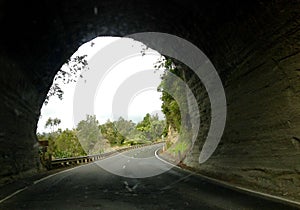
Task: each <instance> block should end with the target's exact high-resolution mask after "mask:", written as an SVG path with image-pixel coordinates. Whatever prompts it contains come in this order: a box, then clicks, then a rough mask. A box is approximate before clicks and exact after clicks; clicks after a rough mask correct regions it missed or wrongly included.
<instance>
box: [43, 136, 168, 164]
mask: <svg viewBox="0 0 300 210" xmlns="http://www.w3.org/2000/svg"><path fill="white" fill-rule="evenodd" d="M160 143H164V141H160V142H154V143H150V144H140V145H134V146H130V147H125V148H120V149H117V150H114V151H111V152H107V153H103V154H97V155H87V156H79V157H70V158H61V159H54V160H51V162H50V163H48V164H47V165H48V166H47V168H48V169H53V168H60V167H66V166H71V165H79V164H85V163H90V162H93V161H96V160H100V159H104V158H106V157H109V156H111V155H114V154H116V153H120V152H124V151H128V150H132V149H137V148H141V147H146V146H151V145H155V144H160Z"/></svg>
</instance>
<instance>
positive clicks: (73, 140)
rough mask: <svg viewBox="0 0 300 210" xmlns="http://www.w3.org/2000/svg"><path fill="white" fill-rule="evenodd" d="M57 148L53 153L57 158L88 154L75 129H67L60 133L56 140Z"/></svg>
mask: <svg viewBox="0 0 300 210" xmlns="http://www.w3.org/2000/svg"><path fill="white" fill-rule="evenodd" d="M54 144H55V150H54V151H53V152H54V153H53V155H54V156H55V157H56V158H65V157H77V156H83V155H86V153H85V151H84V150H83V148H82V146H81V144H80V142H79V140H78V138H77V135H76V131H75V130H68V129H67V130H65V131H63V132H61V133H59V134H58V136H57V137H56V138H55V141H54Z"/></svg>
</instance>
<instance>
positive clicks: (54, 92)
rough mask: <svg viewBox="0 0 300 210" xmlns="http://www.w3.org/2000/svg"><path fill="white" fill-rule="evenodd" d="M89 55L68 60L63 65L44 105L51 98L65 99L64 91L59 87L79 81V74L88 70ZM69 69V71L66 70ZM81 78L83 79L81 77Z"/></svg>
mask: <svg viewBox="0 0 300 210" xmlns="http://www.w3.org/2000/svg"><path fill="white" fill-rule="evenodd" d="M86 57H87V55H77V56H73V57H71V58H70V59H68V60H67V62H66V63H65V64H64V65H63V67H66V68H61V69H60V70H59V71H58V72H57V73H56V75H55V77H54V81H53V84H52V86H51V87H50V89H49V91H48V94H47V96H46V99H45V101H44V104H45V105H47V104H48V102H49V99H50V97H52V96H57V97H58V98H59V99H60V100H62V98H63V94H64V91H63V90H62V89H61V87H60V86H59V83H60V82H63V83H64V84H68V83H72V82H76V81H77V79H78V73H79V72H81V71H82V70H87V69H88V62H87V60H86ZM64 69H68V71H66V70H64ZM79 77H82V76H81V75H79Z"/></svg>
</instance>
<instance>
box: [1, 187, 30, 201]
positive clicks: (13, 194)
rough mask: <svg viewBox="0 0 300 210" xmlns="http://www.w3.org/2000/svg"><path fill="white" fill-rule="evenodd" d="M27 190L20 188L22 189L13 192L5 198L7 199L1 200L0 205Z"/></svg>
mask: <svg viewBox="0 0 300 210" xmlns="http://www.w3.org/2000/svg"><path fill="white" fill-rule="evenodd" d="M27 188H28V187H24V188H22V189H19V190H17V191H16V192H14V193H12V194H10V195H9V196H7V197H5V198H3V199H2V200H0V203H3V202H4V201H6V200H8V199H10V198H11V197H13V196H15V195H16V194H18V193H20V192H22V191H24V190H26V189H27Z"/></svg>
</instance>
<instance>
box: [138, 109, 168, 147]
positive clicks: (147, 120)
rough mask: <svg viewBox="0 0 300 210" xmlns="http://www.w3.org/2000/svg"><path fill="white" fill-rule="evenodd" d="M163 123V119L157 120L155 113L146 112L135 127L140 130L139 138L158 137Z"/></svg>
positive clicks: (150, 139)
mask: <svg viewBox="0 0 300 210" xmlns="http://www.w3.org/2000/svg"><path fill="white" fill-rule="evenodd" d="M164 124H165V123H164V121H163V120H159V117H158V115H157V114H156V115H154V116H151V115H150V114H149V113H147V114H146V115H145V117H144V118H143V120H142V121H141V122H140V123H138V124H137V126H136V129H137V130H138V131H140V132H141V135H140V138H142V139H144V140H148V141H153V140H156V139H158V138H160V136H161V134H162V132H163V129H164Z"/></svg>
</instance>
